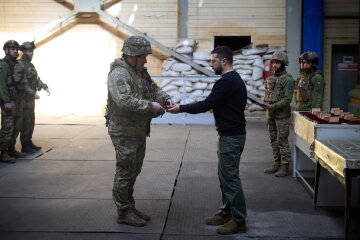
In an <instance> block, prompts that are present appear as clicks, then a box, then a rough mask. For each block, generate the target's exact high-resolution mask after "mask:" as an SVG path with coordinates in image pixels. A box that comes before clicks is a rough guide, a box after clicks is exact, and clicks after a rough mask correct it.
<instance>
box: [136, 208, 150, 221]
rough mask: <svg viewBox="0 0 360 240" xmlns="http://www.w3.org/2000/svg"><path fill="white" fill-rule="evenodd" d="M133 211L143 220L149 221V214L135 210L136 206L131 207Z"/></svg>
mask: <svg viewBox="0 0 360 240" xmlns="http://www.w3.org/2000/svg"><path fill="white" fill-rule="evenodd" d="M132 210H133V211H134V213H135V214H136V215H137V216H138V217H139V218H141V219H144V220H145V221H147V222H148V221H150V216H149V215H146V214H144V213H142V212H140V211H139V210H137V209H136V208H133V209H132Z"/></svg>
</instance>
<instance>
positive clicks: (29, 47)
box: [20, 41, 36, 51]
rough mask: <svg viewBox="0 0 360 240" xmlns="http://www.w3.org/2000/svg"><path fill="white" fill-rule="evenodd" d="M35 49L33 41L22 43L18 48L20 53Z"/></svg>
mask: <svg viewBox="0 0 360 240" xmlns="http://www.w3.org/2000/svg"><path fill="white" fill-rule="evenodd" d="M35 48H36V47H35V43H34V41H32V42H23V44H21V46H20V51H24V50H34V49H35Z"/></svg>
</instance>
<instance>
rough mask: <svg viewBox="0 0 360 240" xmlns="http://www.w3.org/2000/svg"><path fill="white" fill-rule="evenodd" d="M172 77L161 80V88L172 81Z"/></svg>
mask: <svg viewBox="0 0 360 240" xmlns="http://www.w3.org/2000/svg"><path fill="white" fill-rule="evenodd" d="M171 81H172V79H162V80H161V82H160V88H163V87H165V86H166V85H168V84H169V83H171Z"/></svg>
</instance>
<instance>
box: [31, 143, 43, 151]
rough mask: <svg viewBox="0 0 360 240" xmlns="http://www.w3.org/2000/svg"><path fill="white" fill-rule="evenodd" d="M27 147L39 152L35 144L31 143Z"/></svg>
mask: <svg viewBox="0 0 360 240" xmlns="http://www.w3.org/2000/svg"><path fill="white" fill-rule="evenodd" d="M29 146H30V147H31V148H32V149H34V150H36V151H39V150H40V149H41V147H39V146H36V145H35V144H33V142H32V141H30V142H29Z"/></svg>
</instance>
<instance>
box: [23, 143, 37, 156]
mask: <svg viewBox="0 0 360 240" xmlns="http://www.w3.org/2000/svg"><path fill="white" fill-rule="evenodd" d="M21 152H23V153H27V154H34V153H36V150H35V149H33V148H32V147H31V145H30V144H28V143H26V144H24V145H23V146H22V147H21Z"/></svg>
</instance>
